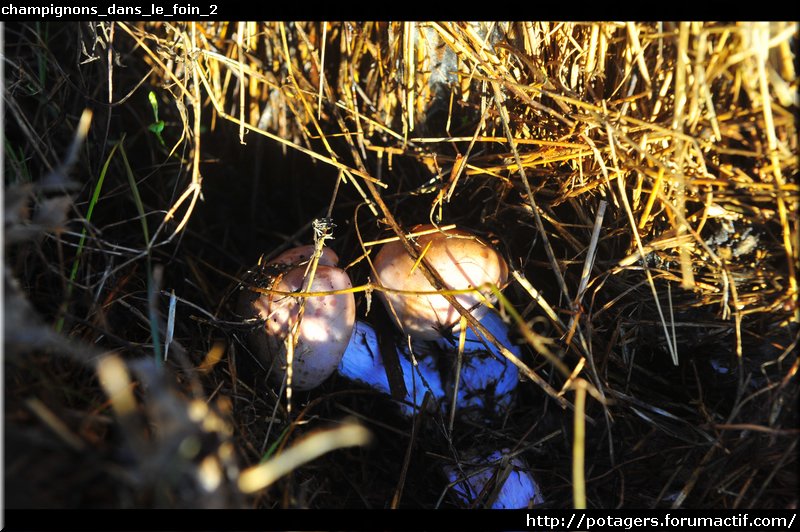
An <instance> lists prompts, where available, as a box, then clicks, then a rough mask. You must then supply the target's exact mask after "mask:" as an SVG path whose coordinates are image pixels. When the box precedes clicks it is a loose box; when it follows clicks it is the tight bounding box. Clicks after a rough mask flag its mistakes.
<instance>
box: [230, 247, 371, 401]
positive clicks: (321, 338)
mask: <svg viewBox="0 0 800 532" xmlns="http://www.w3.org/2000/svg"><path fill="white" fill-rule="evenodd" d="M289 251H292V250H289ZM298 253H299V254H302V250H301V251H300V252H298ZM309 256H310V255H309ZM323 256H324V255H323ZM333 256H334V257H335V254H333ZM305 274H306V268H305V266H296V267H293V268H290V269H289V270H287V271H285V272H284V273H282V274H279V275H278V276H277V277H276V278H275V281H274V283H273V285H272V286H271V289H272V290H276V291H280V292H294V291H299V290H301V289H302V287H303V282H304V280H305ZM351 287H352V284H351V282H350V277H349V276H348V275H347V273H345V271H344V270H341V269H339V268H337V267H335V266H330V265H326V264H321V263H320V264H319V265H318V266H317V270H316V274H315V276H314V281H313V283H312V284H311V286H310V287H309V288H308V289H307V291H309V292H328V291H333V290H342V289H347V288H351ZM300 302H301V298H299V297H294V296H284V295H277V294H259V293H255V292H252V291H250V290H243V291H242V295H241V296H240V302H239V311H240V314H242V315H244V316H246V317H257V318H260V319H262V320H264V324H263V326H262V327H259V328H258V329H257V330H256V331H254V332H253V333H252V334H251V335H250V337H249V341H250V346H251V348H252V349H253V350H254V351H255V352H256V355H257V356H259V358H261V359H262V360H263V361H264V362H265V363H266V364H267V365H268V366H269V367H271V368H272V371H271V373H270V376H271V379H272V381H273V382H275V383H279V382H281V381H282V380H283V377H284V374H285V372H286V366H287V347H286V339H287V337H288V336H289V335H290V332H291V330H292V327H293V326H294V324H295V323H296V322H297V318H298V314H299V310H300ZM355 318H356V305H355V297H354V296H353V294H352V293H347V294H331V295H325V296H313V297H308V298H307V299H306V304H305V311H304V313H303V319H302V321H301V322H300V326H299V328H298V340H297V346H296V347H295V351H294V357H293V361H292V370H293V371H292V387H293V388H295V389H297V390H310V389H312V388H315V387H316V386H319V385H320V384H322V382H323V381H324V380H325V379H327V378H328V377H329V376H330V375H331V374H332V373H333V372H334V371H336V368H337V366H338V365H339V361H340V360H341V358H342V355H343V354H344V351H345V349H346V348H347V344H348V342H349V341H350V336H351V334H352V331H353V324H354V323H355Z"/></svg>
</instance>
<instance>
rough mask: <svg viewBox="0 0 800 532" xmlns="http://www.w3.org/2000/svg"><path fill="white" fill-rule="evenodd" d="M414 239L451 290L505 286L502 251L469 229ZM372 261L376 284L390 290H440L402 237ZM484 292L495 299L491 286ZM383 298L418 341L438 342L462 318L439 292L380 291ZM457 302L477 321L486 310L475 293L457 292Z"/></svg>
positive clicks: (418, 228) (417, 229)
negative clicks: (416, 293)
mask: <svg viewBox="0 0 800 532" xmlns="http://www.w3.org/2000/svg"><path fill="white" fill-rule="evenodd" d="M430 229H435V227H434V226H432V225H418V226H416V227H414V228H413V231H412V232H421V231H425V230H430ZM416 240H417V243H418V247H419V251H420V253H421V254H424V260H425V262H426V263H427V264H428V265H429V266H430V267H431V268H433V269H435V270H436V271H437V272H438V273H439V275H440V276H441V278H442V279H443V280H444V282H445V284H446V288H448V289H452V290H462V289H468V288H476V287H480V286H482V285H484V284H486V283H491V284H494V285H497V286H498V287H503V286H504V285H505V284H506V282H507V280H508V266H507V265H506V261H505V260H504V259H503V257H502V255H500V253H499V252H498V251H496V250H495V249H494V248H493V247H491V246H490V245H489V244H487V243H486V242H484V241H483V240H481V239H480V238H478V237H477V236H476V235H474V234H472V233H469V232H468V231H464V230H461V229H450V230H447V231H436V232H433V233H429V234H425V235H421V236H418V237H417V238H416ZM374 265H375V273H376V275H377V278H378V282H379V283H380V284H381V285H382V286H384V287H386V288H389V289H394V290H404V291H420V292H421V291H426V292H431V291H435V290H436V289H435V287H434V286H433V285H431V283H430V282H428V280H427V278H426V277H425V275H424V274H423V273H422V271H421V270H420V267H419V265H415V262H414V260H413V259H412V258H411V257H410V256H409V255H408V253H407V252H406V250H405V248H404V247H403V245H402V243H401V242H399V241H395V242H390V243H388V244H385V245H384V246H383V247H382V248H381V250H380V251H379V252H378V254H377V256H376V257H375V261H374ZM415 266H416V267H415ZM482 293H483V295H484V296H486V297H487V298H488V299H492V297H491V295H490V294H491V292H489V291H488V290H483V291H482ZM380 297H381V299H382V300H383V302H384V304H385V305H386V307H387V310H388V312H389V314H390V315H391V316H392V317H393V319H395V323H396V325H397V326H398V327H400V329H401V330H402V331H403V332H405V333H406V334H408V335H410V336H411V337H412V338H413V339H415V340H435V339H437V338H438V337H439V336H440V332H441V331H444V330H447V329H450V328H452V327H453V326H455V325H457V324H458V322H459V317H460V316H459V313H458V311H456V309H455V308H454V307H453V306H452V305H450V303H448V302H447V300H446V299H445V297H444V296H442V295H439V294H427V295H424V294H419V295H410V294H398V293H391V292H381V293H380ZM456 300H458V302H459V303H460V304H461V305H462V306H464V307H465V308H466V309H468V310H470V311H471V312H472V314H473V315H474V316H475V317H476V318H478V319H480V317H481V316H483V315H484V314H485V313H486V311H487V307H486V306H485V305H482V304H481V303H482V301H483V298H482V297H481V295H479V294H477V293H474V292H473V293H466V294H459V295H457V296H456Z"/></svg>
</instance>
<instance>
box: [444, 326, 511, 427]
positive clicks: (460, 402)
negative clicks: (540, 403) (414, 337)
mask: <svg viewBox="0 0 800 532" xmlns="http://www.w3.org/2000/svg"><path fill="white" fill-rule="evenodd" d="M480 322H481V324H482V325H483V326H484V327H486V329H487V330H488V331H489V332H490V333H492V335H493V336H494V337H495V338H496V339H497V341H498V342H499V343H501V344H502V345H503V346H504V347H505V348H506V349H508V350H509V351H511V352H512V353H513V354H514V355H515V356H516V357H517V358H520V357H521V356H522V354H521V350H520V348H519V346H517V345H514V344H513V343H512V342H511V339H510V338H509V336H508V326H507V325H506V323H505V322H504V321H503V319H502V318H501V317H500V315H499V314H497V313H496V312H494V311H491V312H488V313H487V314H486V315H484V316H483V317H482V318H481V320H480ZM458 341H459V338H458V334H455V335H453V336H449V337H445V336H442V337H440V338H439V339H438V340H436V344H437V345H438V346H439V347H440V348H441V349H443V350H445V351H447V352H449V353H456V352H457V351H458ZM451 358H453V359H454V358H455V357H451ZM454 363H455V361H454ZM453 369H454V370H455V368H453ZM454 370H453V371H449V372H448V374H447V375H446V377H447V378H446V379H445V387H446V389H447V397H448V398H452V397H453V388H454V387H455V382H456V379H455V371H454ZM518 383H519V370H518V369H517V367H516V366H515V365H514V364H512V363H511V361H510V360H508V359H507V358H506V357H505V356H503V354H502V353H501V352H500V350H499V349H498V348H497V346H496V345H494V344H493V343H490V342H489V341H488V340H486V339H485V338H484V337H483V335H476V334H475V332H474V331H473V330H472V328H471V327H468V328H467V330H466V331H465V341H464V357H463V361H462V364H461V371H460V374H459V378H458V394H457V396H456V406H457V407H458V409H459V411H460V412H461V414H462V415H468V416H472V417H474V416H477V417H479V418H482V419H483V420H484V421H487V420H488V421H492V420H497V419H498V418H502V417H503V415H504V414H505V413H506V411H507V410H508V409H509V408H510V407H511V403H512V401H513V399H514V394H513V392H514V390H515V389H516V387H517V384H518Z"/></svg>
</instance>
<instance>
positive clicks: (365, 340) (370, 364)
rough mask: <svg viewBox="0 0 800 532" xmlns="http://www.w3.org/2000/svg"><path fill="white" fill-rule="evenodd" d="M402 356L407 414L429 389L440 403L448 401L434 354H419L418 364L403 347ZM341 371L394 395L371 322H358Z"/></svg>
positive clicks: (403, 411)
mask: <svg viewBox="0 0 800 532" xmlns="http://www.w3.org/2000/svg"><path fill="white" fill-rule="evenodd" d="M398 359H399V360H400V369H401V370H402V372H403V381H404V382H405V387H406V393H407V395H406V397H405V398H404V401H403V403H401V404H400V411H401V412H402V413H403V414H404V415H406V416H410V415H412V414H414V412H415V411H416V410H418V409H419V408H421V407H422V402H423V399H424V398H425V392H428V391H429V392H431V394H432V395H433V398H434V399H435V400H436V401H437V402H441V401H443V400H444V397H445V392H444V389H443V387H442V379H441V376H440V375H439V370H438V368H437V367H436V360H435V358H434V357H432V356H424V355H421V356H419V357H418V358H417V362H418V364H417V366H416V367H415V366H414V365H413V364H412V362H411V360H410V358H409V357H408V355H407V353H405V352H404V351H403V350H398ZM338 372H339V374H340V375H342V376H343V377H346V378H348V379H350V380H353V381H356V382H360V383H361V384H365V385H367V386H369V387H370V388H372V389H374V390H377V391H379V392H383V393H385V394H387V395H391V389H390V387H389V378H388V377H387V375H386V367H385V366H384V363H383V356H382V355H381V350H380V345H379V342H378V335H377V334H376V333H375V330H374V329H373V328H372V326H371V325H369V324H368V323H365V322H363V321H357V322H356V324H355V327H354V328H353V336H352V338H351V339H350V344H349V345H348V346H347V349H346V350H345V352H344V356H343V357H342V361H341V362H340V363H339V368H338Z"/></svg>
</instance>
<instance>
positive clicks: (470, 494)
mask: <svg viewBox="0 0 800 532" xmlns="http://www.w3.org/2000/svg"><path fill="white" fill-rule="evenodd" d="M508 454H509V450H508V449H502V450H500V451H494V452H492V453H490V454H488V455H487V454H484V455H476V456H475V458H473V459H472V460H470V461H469V462H462V463H460V464H458V466H445V467H444V473H445V476H447V479H448V481H449V482H450V483H452V484H453V493H454V495H455V499H456V501H457V502H458V504H459V505H460V506H464V507H471V508H474V507H476V506H477V507H481V508H483V507H488V508H491V509H493V510H502V509H520V508H527V507H528V506H529V505H530V503H533V504H542V503H544V497H542V492H541V490H540V488H539V485H538V484H537V483H536V480H534V478H533V475H531V473H530V468H529V467H528V465H527V464H526V463H525V462H524V461H523V460H522V459H521V458H519V457H513V458H510V459H508V460H507V461H506V460H504V457H506V456H508ZM507 469H509V472H508V476H507V477H505V480H504V481H503V484H502V486H500V489H499V490H498V489H497V481H498V480H502V477H503V476H504V475H505V472H506V470H507ZM495 494H496V495H495Z"/></svg>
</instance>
